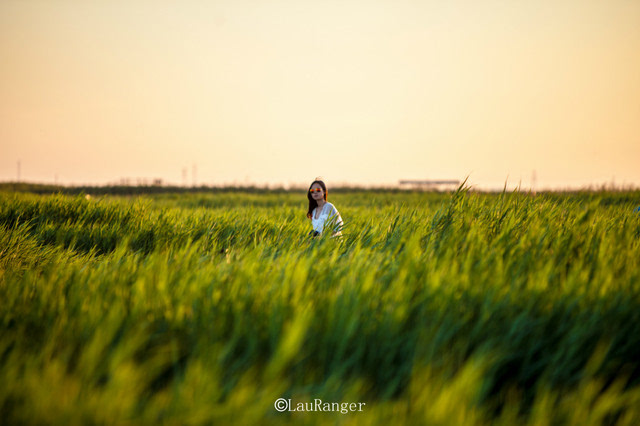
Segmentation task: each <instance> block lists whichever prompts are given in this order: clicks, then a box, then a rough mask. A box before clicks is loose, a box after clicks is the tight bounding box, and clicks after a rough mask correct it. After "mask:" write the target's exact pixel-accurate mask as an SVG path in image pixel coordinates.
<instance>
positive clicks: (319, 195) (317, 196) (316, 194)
mask: <svg viewBox="0 0 640 426" xmlns="http://www.w3.org/2000/svg"><path fill="white" fill-rule="evenodd" d="M318 189H319V190H320V191H318ZM311 198H313V199H314V200H316V201H318V200H322V199H323V198H324V191H323V190H322V187H321V186H320V184H319V183H314V184H313V185H311Z"/></svg>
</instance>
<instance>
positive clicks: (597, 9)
mask: <svg viewBox="0 0 640 426" xmlns="http://www.w3.org/2000/svg"><path fill="white" fill-rule="evenodd" d="M0 58H2V64H1V65H0V181H15V180H17V179H18V178H19V179H20V180H21V181H28V182H43V183H59V184H111V183H117V182H121V181H122V180H123V179H129V181H130V182H133V183H135V182H138V181H141V180H148V181H150V180H152V179H162V181H163V182H164V183H166V184H178V185H181V184H189V185H191V184H193V183H194V182H195V183H196V184H199V185H200V184H207V185H224V184H248V183H251V184H257V185H272V186H277V185H285V186H287V185H299V184H303V185H304V184H308V183H310V182H311V181H312V180H313V179H314V178H315V177H317V176H321V177H323V178H324V179H325V181H326V182H327V184H328V185H329V186H331V185H332V184H333V185H339V184H345V183H350V184H357V185H395V184H397V183H398V181H399V180H401V179H457V180H463V179H465V178H466V177H468V182H469V183H470V185H472V186H473V187H476V188H480V189H490V188H502V187H503V186H504V185H505V183H506V184H507V186H508V187H513V186H516V185H520V186H521V187H522V188H529V187H533V188H534V189H543V188H581V187H587V186H601V185H603V184H607V185H611V184H614V185H618V186H622V185H628V186H631V185H633V186H636V187H640V166H639V161H638V160H640V1H638V0H607V1H605V0H537V1H531V0H484V1H477V0H451V1H441V0H438V1H435V0H420V1H406V0H393V1H392V0H388V1H379V0H341V1H336V0H323V1H311V0H263V1H253V0H234V1H231V0H229V1H227V0H225V1H215V0H214V1H196V0H182V1H163V0H155V1H141V0H127V1H121V0H86V1H79V0H78V1H66V0H42V1H38V0H2V1H0Z"/></svg>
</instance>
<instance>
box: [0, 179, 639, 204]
mask: <svg viewBox="0 0 640 426" xmlns="http://www.w3.org/2000/svg"><path fill="white" fill-rule="evenodd" d="M462 185H463V186H464V187H465V188H467V189H468V190H470V191H471V192H480V193H501V192H520V193H530V194H532V195H535V194H537V195H543V194H546V195H551V196H553V194H580V195H584V196H587V197H589V196H591V195H595V194H597V195H598V196H603V195H609V196H610V197H612V198H614V199H616V201H623V200H624V201H632V200H637V201H638V202H640V189H638V188H631V187H628V188H622V187H621V188H611V187H607V186H602V187H599V188H598V187H589V188H585V189H579V190H576V189H571V190H569V189H567V190H553V191H551V190H543V191H537V192H536V191H534V192H532V191H531V190H530V189H529V188H522V189H519V190H515V191H513V190H506V191H505V190H496V191H491V190H478V189H477V188H474V187H473V186H469V185H466V184H464V183H463V184H462ZM306 190H307V187H306V186H289V187H287V188H285V187H268V186H258V185H248V186H244V185H242V186H241V185H238V186H234V185H229V186H207V185H200V186H171V185H104V186H99V185H79V186H64V185H50V184H40V183H28V182H0V192H29V193H33V194H42V195H46V194H66V195H80V194H89V195H122V196H135V195H153V194H196V193H199V194H202V193H230V192H236V193H247V194H259V193H265V192H268V193H275V194H277V193H296V192H305V191H306ZM329 191H330V192H332V193H352V192H379V193H385V194H395V193H407V192H431V193H450V192H452V191H455V188H451V189H449V190H444V189H442V188H434V187H426V188H419V187H406V188H400V187H393V186H379V187H363V186H356V185H336V186H331V187H330V188H329ZM601 201H602V200H601Z"/></svg>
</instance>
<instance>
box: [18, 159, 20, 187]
mask: <svg viewBox="0 0 640 426" xmlns="http://www.w3.org/2000/svg"><path fill="white" fill-rule="evenodd" d="M18 182H20V160H18Z"/></svg>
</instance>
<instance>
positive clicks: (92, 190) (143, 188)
mask: <svg viewBox="0 0 640 426" xmlns="http://www.w3.org/2000/svg"><path fill="white" fill-rule="evenodd" d="M306 190H307V187H306V186H305V187H303V186H290V187H288V188H284V187H267V186H264V187H261V186H257V185H249V186H233V185H231V186H207V185H201V186H170V185H140V186H138V185H105V186H84V185H83V186H63V185H49V184H38V183H27V182H0V191H5V192H30V193H33V194H43V195H44V194H67V195H78V194H91V195H146V194H175V193H185V194H189V193H216V192H244V193H263V192H270V193H289V192H304V191H306ZM329 190H330V192H362V191H376V192H380V191H383V192H385V193H398V192H407V191H409V192H411V191H415V189H414V190H407V189H400V188H394V187H375V188H374V187H367V188H365V187H359V186H332V187H330V188H329ZM429 191H430V192H449V191H433V190H431V189H430V190H429Z"/></svg>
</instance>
